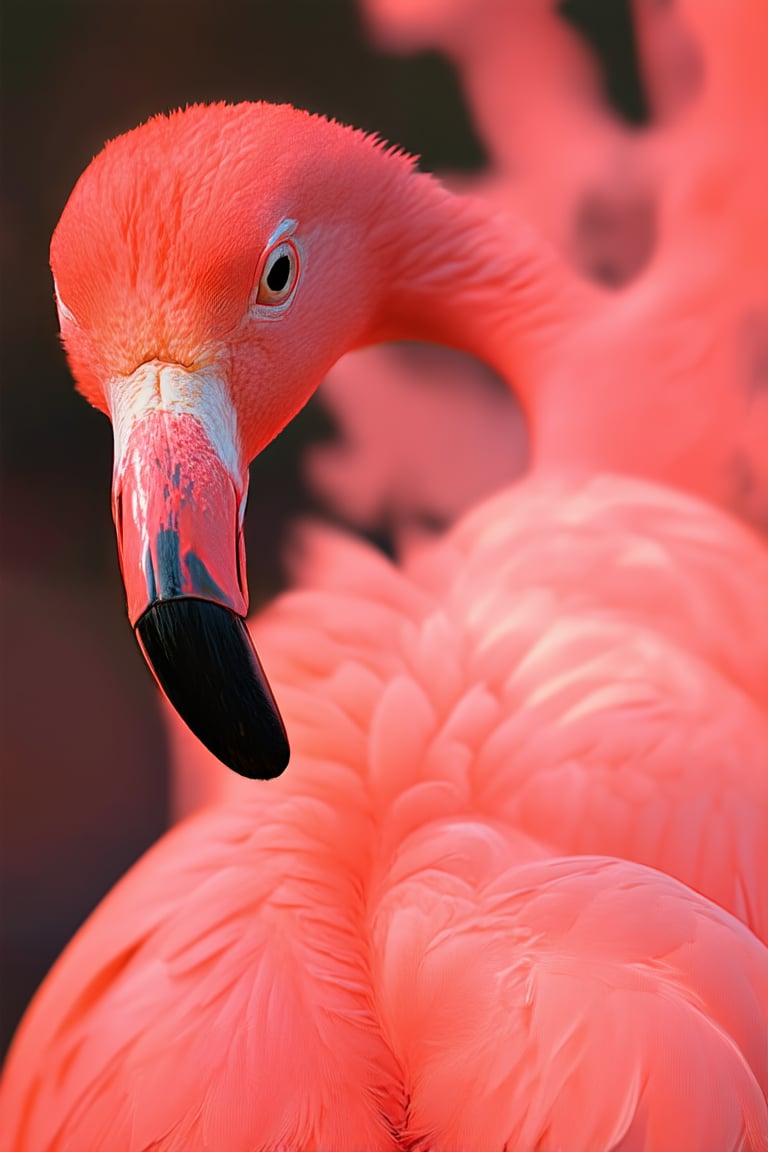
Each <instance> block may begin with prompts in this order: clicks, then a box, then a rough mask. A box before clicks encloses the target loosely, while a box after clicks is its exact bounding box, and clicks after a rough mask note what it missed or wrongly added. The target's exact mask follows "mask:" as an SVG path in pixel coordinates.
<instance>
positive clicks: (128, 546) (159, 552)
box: [112, 364, 290, 779]
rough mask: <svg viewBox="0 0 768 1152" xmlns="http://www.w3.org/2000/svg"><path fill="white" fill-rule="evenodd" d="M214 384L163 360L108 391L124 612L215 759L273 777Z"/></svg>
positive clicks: (242, 474) (273, 709) (235, 484)
mask: <svg viewBox="0 0 768 1152" xmlns="http://www.w3.org/2000/svg"><path fill="white" fill-rule="evenodd" d="M217 388H218V389H219V391H220V389H221V386H220V384H219V382H218V381H216V380H212V379H211V378H210V377H209V378H208V379H206V380H203V381H202V382H201V381H200V380H199V379H198V378H196V377H195V376H194V375H193V374H191V373H187V372H186V370H183V369H180V368H177V367H176V366H175V365H160V364H148V365H142V366H141V368H140V369H138V370H137V372H136V373H134V375H133V376H132V377H130V378H128V379H127V380H122V381H120V383H119V385H116V386H114V387H113V390H112V418H113V427H114V431H115V471H114V478H113V487H112V511H113V516H114V521H115V528H116V530H117V541H118V551H119V554H120V566H121V570H122V574H123V581H124V583H125V589H126V595H127V599H128V615H129V618H130V621H131V624H132V625H133V627H134V629H135V631H136V635H137V638H138V641H139V644H140V646H141V649H142V651H143V653H144V656H145V658H146V660H147V663H148V664H149V666H150V668H151V669H152V672H153V673H154V676H155V679H156V680H157V682H158V684H159V685H160V687H161V689H162V690H163V692H164V693H165V695H166V696H167V697H168V700H169V701H170V703H171V704H172V705H173V707H174V708H175V709H176V711H177V712H178V713H179V715H180V716H181V718H182V719H183V720H184V722H185V723H186V724H187V725H188V726H189V728H190V729H191V730H192V732H193V733H194V734H195V735H196V736H197V737H198V739H199V740H201V741H202V743H203V744H204V745H205V746H206V748H208V749H209V750H210V751H211V752H212V753H213V754H214V756H216V757H218V759H219V760H221V761H223V763H225V764H226V765H228V767H230V768H232V769H233V770H234V771H235V772H237V773H239V774H240V775H241V776H247V777H250V778H259V779H271V778H272V777H274V776H278V775H279V774H280V773H281V772H282V771H283V769H284V768H285V767H286V765H287V763H288V758H289V754H290V751H289V747H288V739H287V736H286V733H285V728H284V726H283V722H282V720H281V718H280V713H279V711H278V708H277V705H276V703H275V699H274V696H273V695H272V691H271V689H270V687H269V684H268V682H267V679H266V676H265V675H264V671H263V669H262V666H261V662H260V661H259V658H258V655H257V653H256V650H255V648H254V646H253V643H252V641H251V638H250V634H249V632H248V629H247V627H246V625H245V619H244V617H245V615H246V613H247V611H248V592H247V585H246V580H245V551H244V546H243V514H244V511H245V500H246V495H247V488H248V471H247V468H241V467H240V465H239V462H238V458H237V453H236V451H235V447H234V440H235V437H234V436H233V434H232V428H231V423H232V421H231V420H230V427H227V426H226V421H224V420H223V419H222V418H221V417H222V413H223V412H224V411H225V410H226V404H225V403H224V402H222V403H217V402H216V401H217ZM219 398H220V397H219Z"/></svg>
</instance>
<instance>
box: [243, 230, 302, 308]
mask: <svg viewBox="0 0 768 1152" xmlns="http://www.w3.org/2000/svg"><path fill="white" fill-rule="evenodd" d="M298 279H299V253H298V249H297V248H296V245H295V244H294V243H293V241H292V240H281V241H280V242H279V243H278V244H275V246H274V248H272V249H271V251H269V252H268V253H267V256H266V259H265V260H264V265H263V267H262V270H261V275H260V276H259V283H258V287H257V289H256V297H255V300H254V303H255V304H258V305H261V306H262V307H266V308H279V307H281V306H284V305H285V304H287V303H288V301H289V300H290V299H291V297H292V296H293V292H294V289H295V287H296V284H297V282H298Z"/></svg>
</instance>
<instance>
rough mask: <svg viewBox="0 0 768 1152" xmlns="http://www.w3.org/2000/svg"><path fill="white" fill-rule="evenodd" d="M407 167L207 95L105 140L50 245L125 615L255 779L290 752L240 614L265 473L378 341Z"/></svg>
mask: <svg viewBox="0 0 768 1152" xmlns="http://www.w3.org/2000/svg"><path fill="white" fill-rule="evenodd" d="M410 168H411V161H410V160H409V159H408V158H406V157H404V156H401V155H400V154H394V153H392V152H388V151H386V150H385V149H384V148H382V147H381V146H380V145H379V144H378V143H377V142H376V141H374V140H372V139H370V138H369V137H366V136H364V135H363V134H362V133H360V132H356V131H354V130H352V129H349V128H345V127H342V126H341V125H338V124H335V123H333V122H330V121H327V120H324V119H321V118H319V117H314V116H310V115H308V114H307V113H304V112H299V111H297V110H295V109H293V108H290V107H288V106H282V107H279V106H271V105H265V104H243V105H234V106H231V105H223V104H220V105H211V106H192V107H189V108H187V109H185V110H184V111H180V112H176V113H173V114H172V115H170V116H160V117H157V118H155V119H153V120H151V121H149V122H148V123H146V124H144V125H142V126H141V127H139V128H137V129H135V130H134V131H132V132H129V133H127V134H126V135H124V136H121V137H119V138H117V139H116V140H113V141H112V142H110V143H109V144H107V146H106V147H105V148H104V150H103V151H102V152H101V153H100V154H99V155H98V156H97V157H96V158H95V160H93V162H92V163H91V164H90V165H89V167H88V168H87V169H86V170H85V172H84V173H83V175H82V176H81V178H80V180H79V181H78V183H77V185H76V186H75V188H74V190H73V192H72V194H71V197H70V199H69V201H68V203H67V205H66V207H65V209H64V212H63V214H62V217H61V219H60V221H59V224H58V226H57V228H56V231H55V233H54V236H53V240H52V244H51V266H52V270H53V275H54V285H55V293H56V303H57V308H58V313H59V321H60V326H61V334H62V339H63V343H64V347H65V350H66V353H67V357H68V360H69V364H70V367H71V370H72V373H73V375H74V377H75V380H76V382H77V385H78V387H79V389H80V390H81V392H82V393H83V394H84V395H85V396H86V398H87V399H88V400H90V402H91V403H92V404H94V405H95V406H96V407H97V408H100V409H101V410H102V411H104V412H105V413H107V415H108V416H109V417H110V419H111V421H112V426H113V430H114V442H115V457H114V473H113V489H112V503H113V514H114V520H115V526H116V530H117V538H118V550H119V553H120V561H121V568H122V574H123V579H124V582H125V587H126V593H127V601H128V614H129V618H130V621H131V623H132V625H133V626H134V627H135V629H136V632H137V635H138V637H139V640H140V643H141V646H142V648H143V651H144V654H145V656H146V657H147V660H148V662H149V664H150V666H151V667H152V669H153V671H154V673H155V676H156V678H157V679H158V681H159V682H160V685H161V687H162V688H163V689H164V691H165V692H166V694H167V695H168V697H169V699H170V700H171V703H173V704H174V706H175V707H176V708H177V710H178V711H179V712H180V714H181V715H182V717H183V718H184V719H185V721H186V722H187V723H188V724H189V726H190V727H191V728H192V730H193V731H194V732H195V733H196V734H197V735H198V736H199V737H200V738H201V739H202V741H203V742H204V743H205V744H206V745H207V746H208V747H209V748H210V749H211V750H212V751H213V752H214V753H215V754H216V755H217V756H218V757H219V758H220V759H222V760H223V761H224V762H225V763H227V764H229V765H230V766H231V767H232V768H234V769H235V770H236V771H238V772H240V773H242V774H244V775H247V776H258V777H270V776H274V775H276V774H278V773H279V772H281V771H282V770H283V768H284V767H285V765H286V763H287V760H288V754H289V753H288V744H287V740H286V736H285V731H284V728H283V726H282V722H281V720H280V716H279V712H278V711H277V708H276V705H275V702H274V699H273V697H272V694H271V692H270V689H269V686H268V684H267V681H266V679H265V677H264V675H263V672H262V670H261V667H260V664H259V662H258V657H257V656H256V653H255V651H254V650H253V648H252V645H251V643H250V639H249V637H248V633H247V630H246V628H245V624H244V617H245V615H246V612H247V607H248V593H247V585H246V577H245V558H244V551H243V515H244V510H245V502H246V495H247V489H248V464H249V462H250V460H251V459H253V457H254V456H255V455H256V454H257V453H258V452H259V451H260V450H261V449H262V448H263V447H264V446H265V445H266V444H267V443H268V442H269V441H270V440H271V439H272V438H273V437H274V436H275V435H276V434H277V433H278V432H279V431H280V430H281V428H282V427H283V426H284V425H285V424H286V423H287V422H288V421H289V420H290V419H291V418H292V417H293V416H294V415H295V413H296V412H297V411H298V410H299V409H300V408H301V406H302V405H303V404H304V403H305V402H306V400H307V399H308V398H309V396H310V395H311V393H312V392H313V391H314V389H315V388H316V387H317V385H318V384H319V382H320V380H321V379H322V377H323V376H324V374H325V373H326V371H327V370H328V368H329V367H330V366H331V365H332V364H333V363H334V361H335V360H336V359H338V358H339V356H340V355H342V354H343V353H344V352H345V351H347V350H348V348H351V347H355V346H356V345H358V344H361V343H365V342H367V340H368V339H370V338H371V325H372V323H373V318H374V316H375V313H376V308H377V295H380V293H381V284H380V283H379V281H377V278H376V277H375V276H374V275H368V274H367V272H366V269H368V268H370V267H371V266H372V265H373V266H375V263H376V262H375V260H372V259H371V257H372V255H373V254H374V253H375V251H376V250H377V247H379V248H380V246H381V244H382V243H383V242H384V241H383V240H382V237H381V236H380V235H379V234H378V233H377V230H376V227H375V226H373V225H372V223H371V222H372V220H374V221H375V220H376V217H377V206H378V205H382V204H386V203H387V201H388V198H389V193H390V191H391V188H392V185H393V181H398V180H400V179H401V178H402V175H403V174H404V173H405V172H408V171H410ZM352 177H354V179H353V178H352Z"/></svg>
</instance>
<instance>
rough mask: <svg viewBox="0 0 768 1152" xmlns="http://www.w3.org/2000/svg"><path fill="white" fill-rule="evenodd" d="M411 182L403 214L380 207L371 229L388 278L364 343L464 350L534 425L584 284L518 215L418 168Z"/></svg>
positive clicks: (580, 309)
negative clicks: (457, 191) (453, 189)
mask: <svg viewBox="0 0 768 1152" xmlns="http://www.w3.org/2000/svg"><path fill="white" fill-rule="evenodd" d="M409 185H410V187H409V189H408V195H407V197H406V196H404V197H403V202H402V212H401V214H400V215H397V214H395V213H392V212H388V213H387V214H386V217H384V218H383V219H382V222H381V223H380V224H377V226H376V228H375V231H374V232H373V234H372V235H370V236H369V240H370V243H371V244H372V245H373V248H374V254H375V255H376V259H375V265H376V266H381V267H385V268H386V269H387V278H386V282H385V283H382V284H381V285H380V299H379V307H378V309H377V310H376V312H375V319H374V323H373V325H372V327H371V329H370V330H369V331H368V332H367V333H366V338H365V341H364V342H365V343H378V342H384V341H388V340H421V341H426V342H429V343H435V344H443V345H447V346H448V347H454V348H458V349H461V350H462V351H466V352H469V353H470V354H471V355H473V356H476V357H478V358H479V359H481V360H483V361H484V362H485V363H487V364H488V365H489V366H490V367H491V368H493V369H494V370H495V371H496V372H497V373H498V374H499V375H500V376H502V378H503V379H504V380H506V382H507V383H508V384H509V386H510V387H511V388H512V389H513V391H514V392H515V393H516V395H517V396H518V398H519V399H520V401H521V403H522V405H523V408H524V410H525V412H526V416H527V417H528V419H529V421H530V422H531V423H532V424H533V425H535V423H536V411H535V404H534V402H535V399H536V396H537V395H538V394H540V392H541V388H542V385H543V382H544V381H545V379H546V377H547V375H548V374H549V371H550V368H551V366H552V364H553V361H554V357H555V356H556V353H557V349H558V347H562V340H563V338H564V335H565V333H566V332H567V331H569V330H571V329H572V326H573V324H574V322H575V320H576V319H577V318H578V316H579V315H580V314H582V313H583V310H584V304H585V300H584V293H583V291H582V290H581V289H580V286H579V284H578V282H577V281H576V280H575V278H573V277H571V276H570V275H569V273H568V272H567V270H566V269H565V268H564V267H563V266H562V265H561V264H560V262H559V261H558V258H557V256H556V255H555V253H554V252H552V251H551V250H550V249H549V248H548V247H547V245H546V244H545V243H544V241H543V240H542V239H541V238H540V237H538V236H537V235H536V234H535V233H534V232H533V231H532V230H531V229H529V228H527V227H526V226H524V225H523V224H522V223H521V222H519V221H516V220H513V219H511V218H506V217H503V216H501V215H494V214H493V213H492V212H491V211H490V210H489V207H488V205H487V203H485V202H483V201H481V200H479V199H475V198H474V197H469V196H456V195H454V194H452V193H450V192H448V191H447V189H445V188H444V187H443V186H442V185H441V184H440V183H439V182H438V181H437V180H435V179H434V178H433V177H430V176H427V175H425V174H422V173H416V174H411V175H410V179H409ZM393 217H394V218H393Z"/></svg>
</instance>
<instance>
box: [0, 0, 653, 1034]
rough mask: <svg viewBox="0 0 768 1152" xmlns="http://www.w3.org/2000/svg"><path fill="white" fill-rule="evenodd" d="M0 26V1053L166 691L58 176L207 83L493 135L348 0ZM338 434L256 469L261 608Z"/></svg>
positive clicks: (145, 818) (69, 174)
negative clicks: (61, 297) (79, 342)
mask: <svg viewBox="0 0 768 1152" xmlns="http://www.w3.org/2000/svg"><path fill="white" fill-rule="evenodd" d="M565 7H566V8H567V10H568V14H569V16H570V17H571V18H572V19H574V20H575V21H576V22H577V23H579V24H580V25H581V26H582V27H585V28H587V29H589V30H592V31H594V30H596V32H597V42H598V43H599V44H600V46H601V49H602V50H603V52H604V53H605V55H606V60H607V71H606V77H607V84H608V87H609V90H610V91H611V93H612V95H613V96H614V97H615V98H617V99H618V100H619V102H620V103H621V104H622V107H623V109H624V112H625V115H627V117H628V118H629V119H633V120H641V119H642V116H643V105H642V94H641V93H640V91H639V87H638V85H637V78H636V73H635V72H634V71H633V68H632V60H631V55H629V54H628V50H627V40H626V29H627V23H626V6H625V5H623V4H619V3H615V4H614V3H613V0H600V2H599V3H596V2H595V0H591V2H590V0H570V2H569V3H568V4H567V5H566V6H565ZM609 10H610V13H612V15H609ZM617 12H618V17H617V15H616V13H617ZM622 13H623V14H624V15H623V16H622ZM0 36H1V45H2V47H1V51H2V58H1V60H0V66H1V83H2V95H1V108H0V112H1V115H2V123H1V125H0V127H1V132H2V135H1V144H2V190H1V193H0V195H1V201H0V203H1V222H0V240H1V244H2V268H1V277H2V278H1V280H0V285H1V287H2V300H1V303H2V307H1V308H0V318H1V321H2V337H1V344H0V374H1V375H0V469H1V471H0V557H1V561H0V674H1V676H2V682H1V684H0V708H1V711H2V714H1V717H0V719H1V728H0V821H1V822H0V869H1V871H0V884H1V887H0V920H1V935H0V981H1V985H0V1051H1V1050H2V1049H4V1048H5V1046H6V1044H7V1042H8V1040H9V1038H10V1035H11V1033H12V1031H13V1029H14V1027H15V1025H16V1023H17V1021H18V1018H19V1016H20V1014H21V1012H22V1011H23V1008H24V1006H25V1004H26V1002H27V1001H28V999H29V997H30V995H31V994H32V992H33V991H34V989H35V987H36V986H37V984H38V983H39V982H40V980H41V979H42V977H43V976H44V974H45V972H46V970H47V969H48V967H49V966H50V964H51V963H52V962H53V960H54V959H55V957H56V955H57V954H58V952H59V951H60V950H61V948H62V947H63V945H64V944H65V943H66V941H67V940H68V939H69V937H70V936H71V935H72V933H73V932H74V930H75V929H76V928H77V926H78V925H79V924H80V923H81V922H82V921H83V919H84V918H85V917H86V916H87V914H88V913H89V912H90V910H91V909H92V908H93V907H94V905H95V904H96V903H97V902H98V900H99V899H100V898H101V897H102V896H103V895H104V893H105V892H106V891H107V890H108V889H109V888H110V887H111V886H112V885H113V884H114V882H115V881H116V880H117V878H118V877H119V876H120V875H121V874H122V873H123V872H124V871H125V870H126V868H128V867H129V865H130V864H131V863H132V862H133V861H134V860H135V859H136V858H137V857H138V856H139V855H140V854H141V853H142V852H143V851H144V850H145V848H146V847H148V845H149V844H151V843H152V842H153V841H154V840H155V839H156V838H157V837H158V836H159V835H160V834H161V832H162V831H163V829H164V827H165V826H166V805H167V774H166V749H165V746H164V736H163V731H162V727H161V723H160V718H159V711H158V701H157V697H156V691H155V688H154V683H153V681H152V679H151V676H150V674H149V672H148V670H147V669H146V667H145V665H144V663H143V660H142V658H141V656H140V653H139V651H138V648H137V645H136V643H135V641H134V639H133V637H132V635H131V631H130V628H129V626H128V623H127V619H126V616H125V608H124V601H123V592H122V585H121V582H120V576H119V571H118V565H117V557H116V550H115V541H114V531H113V527H112V521H111V516H110V479H111V451H112V442H111V432H110V429H109V425H108V423H107V421H106V420H105V418H104V417H103V416H101V415H99V414H97V413H96V412H94V411H92V410H91V409H90V408H89V407H88V405H87V404H86V403H85V401H84V400H82V399H81V398H80V397H79V396H77V395H76V393H75V391H74V389H73V387H72V383H71V379H70V377H69V374H68V371H67V367H66V364H65V361H64V357H63V355H62V353H61V350H60V348H59V346H58V341H57V324H56V315H55V309H54V305H53V300H52V287H51V281H50V275H49V271H48V243H49V239H50V235H51V232H52V230H53V228H54V226H55V223H56V220H57V218H58V216H59V214H60V212H61V209H62V208H63V205H64V203H65V201H66V198H67V195H68V194H69V191H70V189H71V188H72V185H73V184H74V182H75V180H76V179H77V177H78V176H79V174H80V172H81V171H82V169H83V168H84V167H85V166H86V165H87V164H88V162H89V160H90V159H91V157H92V156H93V155H94V154H95V153H96V152H97V151H98V150H99V149H100V147H101V145H102V143H103V142H104V140H106V139H107V138H109V137H112V136H115V135H117V134H119V133H120V132H123V131H125V130H127V129H129V128H131V127H133V126H134V125H135V124H137V123H138V122H140V121H141V120H143V119H145V118H146V117H148V116H150V115H151V114H153V113H155V112H158V111H162V110H168V109H171V108H173V107H175V106H178V105H183V104H185V103H188V102H192V101H198V100H199V101H206V100H214V99H226V100H230V101H233V100H252V99H267V100H274V101H289V102H291V103H294V104H297V105H299V106H304V107H307V108H309V109H311V110H312V111H317V112H324V113H327V114H329V115H332V116H335V117H337V118H338V119H340V120H343V121H347V122H351V123H354V124H356V125H357V126H359V127H361V128H365V129H368V130H371V131H374V130H375V131H377V132H379V133H380V134H381V135H383V136H384V137H386V138H388V139H390V140H392V141H394V142H397V143H398V144H401V145H402V146H403V147H405V148H406V149H408V150H410V151H412V152H415V153H417V154H419V155H420V156H421V157H422V164H423V166H424V167H425V168H428V169H453V170H458V169H472V168H478V167H480V166H482V164H483V151H482V147H481V145H480V143H479V142H478V141H477V139H476V138H475V137H474V135H473V132H472V128H471V125H470V122H469V117H468V114H467V111H466V109H465V106H464V104H463V100H462V95H461V91H460V88H459V85H458V82H457V80H456V79H455V77H454V74H453V72H452V70H451V68H450V67H449V65H448V64H447V63H446V62H445V61H444V60H442V59H441V58H439V57H438V56H435V55H430V54H425V55H419V56H416V57H411V58H407V59H399V58H394V57H387V56H383V55H379V54H377V53H376V52H375V51H374V50H373V49H372V48H371V47H370V46H369V44H368V43H367V39H366V34H365V30H364V28H363V25H362V22H361V19H360V17H359V14H358V12H357V10H356V7H355V4H354V3H353V2H352V0H12V2H11V0H5V2H4V3H3V4H2V24H1V25H0ZM332 434H333V428H332V426H331V423H330V420H329V419H328V417H327V416H326V415H324V413H323V410H322V405H321V403H319V402H318V401H313V403H312V404H311V405H310V406H309V407H308V409H307V410H306V411H305V413H304V414H303V415H302V416H301V417H300V418H299V419H298V420H297V421H296V422H295V423H294V424H293V425H292V426H291V428H290V429H289V430H288V431H287V432H286V433H284V434H283V436H281V437H280V438H279V440H278V441H277V442H276V443H275V444H274V445H272V446H271V447H270V448H269V449H268V450H267V452H266V453H264V455H263V456H262V457H261V458H260V459H259V460H258V461H257V462H256V463H255V464H254V466H253V469H252V487H251V491H252V493H253V494H254V497H253V498H252V501H251V506H250V508H249V512H248V539H249V546H248V551H249V557H250V563H249V576H250V580H251V595H252V605H254V606H255V605H257V604H258V603H259V601H260V600H261V599H263V598H264V597H266V596H268V595H271V594H273V593H274V592H275V591H276V590H277V589H278V588H279V586H280V579H281V573H280V565H279V556H280V542H281V535H282V532H283V530H284V528H285V526H286V524H287V523H288V522H289V521H290V519H291V518H292V517H293V516H294V515H295V514H296V513H297V512H298V511H301V510H306V509H307V507H309V506H311V500H310V496H309V494H308V493H307V492H306V491H305V490H304V488H303V486H302V482H301V477H300V470H299V459H300V454H301V450H302V447H303V445H305V444H306V443H307V441H308V440H311V439H314V438H319V437H327V436H330V435H332ZM256 541H258V547H256Z"/></svg>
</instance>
